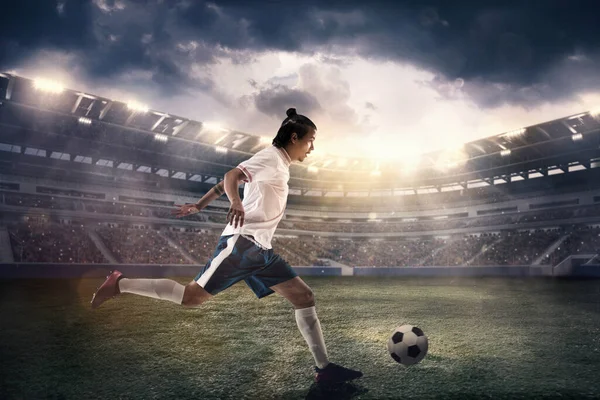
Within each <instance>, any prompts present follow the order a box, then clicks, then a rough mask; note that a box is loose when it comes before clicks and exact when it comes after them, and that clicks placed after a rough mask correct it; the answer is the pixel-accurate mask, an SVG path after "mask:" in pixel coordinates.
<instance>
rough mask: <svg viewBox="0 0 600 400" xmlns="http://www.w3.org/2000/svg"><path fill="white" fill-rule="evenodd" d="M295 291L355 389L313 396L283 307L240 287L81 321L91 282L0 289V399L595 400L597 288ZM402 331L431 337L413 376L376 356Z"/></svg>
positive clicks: (339, 285)
mask: <svg viewBox="0 0 600 400" xmlns="http://www.w3.org/2000/svg"><path fill="white" fill-rule="evenodd" d="M177 280H178V281H180V282H182V283H186V282H187V281H189V279H187V278H186V279H177ZM306 281H307V282H308V283H309V285H311V287H312V288H313V290H314V291H315V294H316V298H317V311H318V313H319V317H320V320H321V324H322V326H323V331H324V334H325V340H326V343H327V347H328V352H329V355H330V358H331V360H332V361H334V362H337V363H340V364H342V365H345V366H348V367H353V368H358V369H360V370H362V371H363V372H364V374H365V376H364V377H363V378H361V379H359V380H357V381H355V383H353V384H346V385H341V386H338V387H334V388H327V389H325V388H320V387H318V386H316V385H314V384H313V370H312V368H313V359H312V356H311V355H310V353H309V351H308V349H307V347H306V344H305V342H304V340H303V339H302V337H301V335H300V333H299V331H298V329H297V327H296V322H295V319H294V313H293V310H292V308H291V306H290V305H288V304H287V303H286V302H285V300H283V299H282V298H280V297H278V296H277V295H272V296H269V297H267V298H265V299H263V300H257V299H256V298H254V295H253V294H252V292H251V291H250V290H249V289H248V288H247V287H246V286H245V285H244V284H238V285H236V286H234V287H232V288H231V289H229V290H227V291H225V292H223V293H221V294H219V295H218V296H216V297H215V298H214V299H213V300H212V301H211V302H209V303H206V304H204V305H203V306H202V307H200V308H197V309H186V308H183V307H181V306H177V305H175V304H172V303H169V302H163V301H159V300H154V299H149V298H144V297H138V296H134V295H129V294H126V295H123V296H121V297H120V298H118V299H116V300H111V301H109V302H108V303H106V304H104V305H103V306H102V307H101V308H100V309H98V310H95V311H92V310H91V309H90V308H89V301H90V299H91V295H92V293H93V291H94V289H95V288H96V286H98V285H99V284H100V283H101V280H90V279H85V280H35V281H33V280H21V281H1V282H0V297H1V300H2V301H1V302H0V307H1V308H0V315H1V322H2V329H1V330H0V378H1V385H0V398H2V399H130V398H139V399H305V398H309V399H319V398H332V399H349V398H356V399H408V398H415V399H427V398H461V399H465V398H506V399H515V398H527V399H529V398H600V375H599V372H600V282H599V281H558V280H546V279H543V280H533V279H532V280H529V279H495V278H494V279H460V280H458V279H455V280H453V279H404V278H402V279H378V278H356V277H355V278H353V277H343V278H342V277H339V278H307V279H306ZM404 323H410V324H413V325H416V326H419V327H420V328H422V329H423V330H424V331H425V333H426V334H427V336H428V337H429V354H428V355H427V356H426V357H425V359H424V360H423V362H421V363H420V364H418V365H415V366H411V367H408V368H407V367H403V366H401V365H399V364H396V363H395V362H394V361H393V360H392V358H391V357H390V356H389V355H388V354H387V350H386V343H387V340H388V338H389V336H390V334H391V332H392V331H393V329H394V328H395V327H396V326H398V325H401V324H404Z"/></svg>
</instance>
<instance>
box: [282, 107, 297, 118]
mask: <svg viewBox="0 0 600 400" xmlns="http://www.w3.org/2000/svg"><path fill="white" fill-rule="evenodd" d="M285 113H286V114H287V116H288V118H292V117H293V116H294V115H298V114H296V109H295V108H289V109H288V110H287V111H286V112H285Z"/></svg>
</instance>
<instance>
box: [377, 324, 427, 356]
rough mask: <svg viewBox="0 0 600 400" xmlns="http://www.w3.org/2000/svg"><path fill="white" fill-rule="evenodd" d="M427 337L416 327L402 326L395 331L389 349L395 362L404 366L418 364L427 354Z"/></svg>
mask: <svg viewBox="0 0 600 400" xmlns="http://www.w3.org/2000/svg"><path fill="white" fill-rule="evenodd" d="M428 343H429V342H428V340H427V336H425V334H424V333H423V331H422V330H421V329H419V328H417V327H416V326H412V325H402V326H399V327H398V328H396V329H395V330H394V333H392V337H391V338H390V340H388V344H387V348H388V351H389V353H390V355H391V356H392V358H393V359H394V360H396V361H397V362H399V363H400V364H402V365H413V364H416V363H418V362H419V361H421V360H422V359H423V357H425V354H427V348H428V346H429V344H428Z"/></svg>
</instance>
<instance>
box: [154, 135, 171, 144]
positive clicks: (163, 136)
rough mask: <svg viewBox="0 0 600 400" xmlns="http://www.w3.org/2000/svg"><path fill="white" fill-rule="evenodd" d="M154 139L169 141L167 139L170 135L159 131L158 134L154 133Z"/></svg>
mask: <svg viewBox="0 0 600 400" xmlns="http://www.w3.org/2000/svg"><path fill="white" fill-rule="evenodd" d="M154 140H157V141H159V142H163V143H167V140H169V137H168V136H167V135H163V134H162V133H157V134H156V135H154Z"/></svg>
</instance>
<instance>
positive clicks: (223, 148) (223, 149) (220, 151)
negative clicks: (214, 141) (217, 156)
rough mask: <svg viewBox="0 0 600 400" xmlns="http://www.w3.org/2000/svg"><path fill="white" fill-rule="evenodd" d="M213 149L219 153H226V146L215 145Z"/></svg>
mask: <svg viewBox="0 0 600 400" xmlns="http://www.w3.org/2000/svg"><path fill="white" fill-rule="evenodd" d="M215 151H216V152H217V153H221V154H227V147H223V146H217V147H215Z"/></svg>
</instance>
